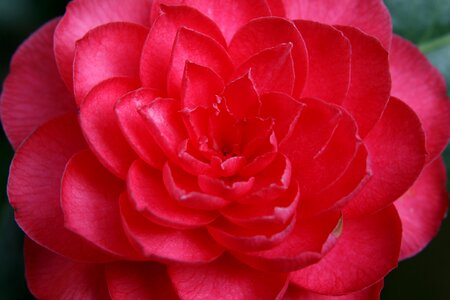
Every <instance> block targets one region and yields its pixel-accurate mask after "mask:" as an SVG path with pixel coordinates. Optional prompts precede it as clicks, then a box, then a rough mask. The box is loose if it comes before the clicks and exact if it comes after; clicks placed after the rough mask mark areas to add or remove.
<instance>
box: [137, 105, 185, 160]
mask: <svg viewBox="0 0 450 300" xmlns="http://www.w3.org/2000/svg"><path fill="white" fill-rule="evenodd" d="M139 111H140V113H141V116H142V117H144V118H145V120H146V124H147V126H148V129H149V130H150V132H151V134H152V137H153V138H154V140H155V142H156V143H157V144H158V145H159V147H161V149H162V150H163V151H164V153H165V154H166V155H167V156H168V157H170V158H171V159H176V158H177V155H178V151H179V147H180V146H181V143H182V141H183V140H185V138H186V132H185V128H184V126H183V123H182V121H181V115H180V114H179V111H178V103H177V101H176V100H174V99H165V98H157V99H155V100H154V101H152V102H151V103H150V104H148V105H145V106H143V107H141V108H140V110H139ZM141 138H142V137H141Z"/></svg>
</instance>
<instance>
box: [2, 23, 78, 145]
mask: <svg viewBox="0 0 450 300" xmlns="http://www.w3.org/2000/svg"><path fill="white" fill-rule="evenodd" d="M58 22H59V19H56V20H53V21H50V22H48V23H47V24H45V25H44V26H42V27H41V28H40V29H38V30H37V31H36V32H35V33H34V34H33V35H31V37H29V38H28V39H27V40H26V41H25V42H24V43H23V44H22V45H21V46H20V47H19V49H18V50H17V52H16V54H15V55H14V56H13V58H12V62H11V67H10V72H9V75H8V76H7V77H6V79H5V81H4V83H3V92H2V95H1V99H0V118H1V122H2V125H3V129H4V130H5V133H6V135H7V136H8V139H9V141H10V143H11V144H12V146H13V148H17V147H19V145H20V144H21V143H22V141H23V140H24V139H25V138H27V137H28V136H29V135H30V134H31V133H32V132H33V131H34V130H35V129H36V128H38V127H39V126H40V125H42V124H44V123H45V122H47V121H49V120H51V119H52V118H54V117H57V116H60V115H63V114H64V113H67V112H70V111H75V110H76V106H75V102H74V99H73V96H72V95H71V94H70V93H69V92H68V91H67V89H66V87H65V85H64V83H63V82H62V80H61V78H60V77H59V73H58V70H57V68H56V62H55V58H54V56H53V32H54V31H55V27H56V25H57V24H58Z"/></svg>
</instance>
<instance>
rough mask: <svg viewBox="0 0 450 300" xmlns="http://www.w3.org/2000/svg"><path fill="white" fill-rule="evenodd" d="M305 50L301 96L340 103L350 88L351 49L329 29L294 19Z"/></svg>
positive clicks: (348, 43)
mask: <svg viewBox="0 0 450 300" xmlns="http://www.w3.org/2000/svg"><path fill="white" fill-rule="evenodd" d="M295 25H296V26H297V28H298V30H299V31H300V33H301V34H302V37H303V39H304V41H305V45H306V49H307V51H308V64H309V69H308V76H307V77H306V83H305V87H304V89H303V92H302V97H312V98H319V99H323V100H326V101H330V102H333V103H338V104H340V103H342V102H343V101H344V99H345V96H346V95H347V92H348V88H349V85H350V66H351V62H350V59H351V46H350V42H349V41H348V39H347V38H346V37H345V36H344V35H343V34H342V33H341V32H340V31H339V30H336V29H335V28H333V27H332V26H329V25H325V24H321V23H316V22H311V21H304V20H297V21H295Z"/></svg>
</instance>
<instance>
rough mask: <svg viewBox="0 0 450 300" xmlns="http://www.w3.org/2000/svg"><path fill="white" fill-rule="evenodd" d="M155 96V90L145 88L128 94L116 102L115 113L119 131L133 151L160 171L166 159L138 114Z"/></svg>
mask: <svg viewBox="0 0 450 300" xmlns="http://www.w3.org/2000/svg"><path fill="white" fill-rule="evenodd" d="M157 95H158V94H157V92H156V91H155V90H152V89H145V88H143V89H139V90H136V91H133V92H130V93H128V94H126V95H125V96H123V97H122V98H120V100H119V101H118V102H116V105H115V111H116V115H117V120H118V123H119V125H120V129H121V130H122V132H123V134H124V136H125V138H126V139H127V141H128V143H129V144H130V145H131V147H132V148H133V149H134V151H135V152H136V153H137V154H138V155H139V157H140V158H142V159H143V160H144V161H145V162H146V163H148V164H149V165H151V166H152V167H155V168H157V169H161V168H162V166H163V165H164V162H165V161H166V157H165V155H164V153H163V152H162V151H161V149H160V148H159V146H158V144H156V142H155V140H154V139H153V137H152V134H151V132H150V130H149V129H148V128H147V126H146V125H145V122H144V120H143V119H142V117H141V115H140V113H139V109H140V108H141V107H143V106H145V105H148V104H150V103H151V102H153V100H155V99H156V98H157Z"/></svg>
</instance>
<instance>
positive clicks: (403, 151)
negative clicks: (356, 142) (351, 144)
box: [345, 98, 426, 216]
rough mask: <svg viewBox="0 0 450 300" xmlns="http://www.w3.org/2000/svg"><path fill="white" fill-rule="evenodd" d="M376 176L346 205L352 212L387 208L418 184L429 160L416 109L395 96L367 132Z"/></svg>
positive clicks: (367, 211)
mask: <svg viewBox="0 0 450 300" xmlns="http://www.w3.org/2000/svg"><path fill="white" fill-rule="evenodd" d="M364 144H365V145H366V147H367V150H368V152H369V159H370V163H371V169H372V172H373V175H372V177H371V178H370V179H369V181H368V182H367V184H366V185H365V187H364V188H363V189H362V190H361V192H360V193H359V194H357V195H356V196H355V198H354V199H353V200H352V201H351V202H350V203H349V205H348V206H347V207H345V213H346V214H349V215H352V216H354V215H365V214H367V213H370V212H373V211H376V210H379V209H381V208H383V207H386V206H387V205H389V204H390V203H392V202H394V201H395V200H396V199H397V198H398V197H400V196H401V195H402V194H403V193H404V192H406V190H407V189H408V188H409V187H410V186H411V185H412V184H413V183H414V181H415V180H416V178H417V176H419V174H420V172H421V171H422V168H423V165H424V162H425V155H426V152H425V139H424V134H423V129H422V126H421V124H420V121H419V119H418V117H417V116H416V114H415V113H414V111H413V110H411V109H410V108H409V107H408V106H407V105H406V104H404V103H403V102H401V101H400V100H398V99H396V98H391V100H390V101H389V103H388V106H387V108H386V110H385V111H384V113H383V117H382V118H381V120H380V121H379V122H378V123H377V125H376V126H375V127H374V128H373V129H372V131H371V132H370V133H369V134H368V135H367V137H366V138H365V140H364Z"/></svg>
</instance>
